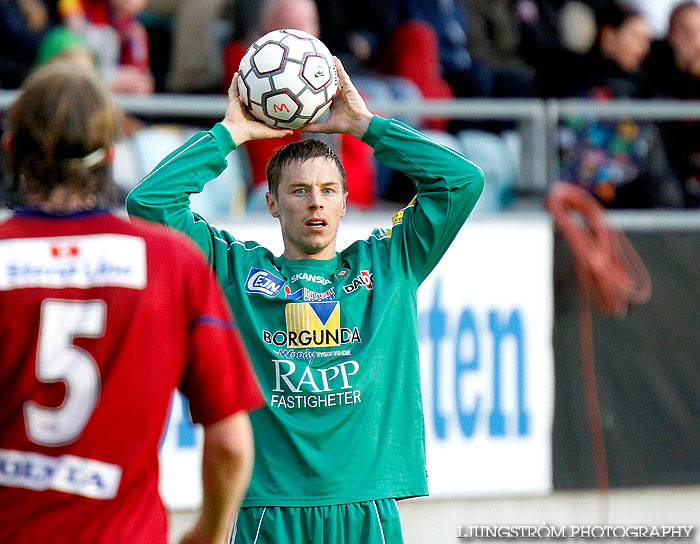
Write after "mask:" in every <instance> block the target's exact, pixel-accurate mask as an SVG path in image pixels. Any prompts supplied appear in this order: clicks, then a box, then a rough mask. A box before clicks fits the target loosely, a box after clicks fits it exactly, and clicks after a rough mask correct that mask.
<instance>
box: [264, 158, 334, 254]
mask: <svg viewBox="0 0 700 544" xmlns="http://www.w3.org/2000/svg"><path fill="white" fill-rule="evenodd" d="M346 199H347V193H345V192H344V191H343V184H342V178H341V176H340V172H339V171H338V168H337V167H336V165H335V163H334V162H333V161H331V160H328V159H326V158H324V157H316V158H313V159H309V160H307V161H304V162H299V161H294V162H292V163H291V164H289V165H288V166H287V167H286V168H285V169H284V171H283V173H282V177H281V179H280V183H279V186H278V187H277V195H276V196H274V195H271V194H270V193H268V194H267V205H268V207H269V209H270V213H271V214H272V216H273V217H276V218H278V219H279V220H280V226H281V228H282V239H283V240H284V256H285V257H286V258H287V259H331V258H332V257H333V256H334V255H335V241H336V236H337V233H338V226H339V224H340V218H341V217H343V216H344V215H345V205H346Z"/></svg>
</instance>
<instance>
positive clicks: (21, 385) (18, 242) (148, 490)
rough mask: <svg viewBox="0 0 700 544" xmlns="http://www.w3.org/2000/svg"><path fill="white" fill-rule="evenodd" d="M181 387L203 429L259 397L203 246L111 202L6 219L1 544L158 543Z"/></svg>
mask: <svg viewBox="0 0 700 544" xmlns="http://www.w3.org/2000/svg"><path fill="white" fill-rule="evenodd" d="M174 388H179V389H180V390H181V391H182V392H183V393H184V394H185V396H187V397H188V399H189V401H190V410H191V414H192V418H193V420H194V421H195V422H197V423H202V424H205V425H206V424H210V423H214V422H217V421H220V420H221V419H224V418H226V417H228V416H229V415H231V414H233V413H235V412H237V411H240V410H251V409H254V408H256V407H258V406H259V405H260V403H261V401H262V398H261V395H260V392H259V387H258V385H257V381H256V379H255V377H254V375H253V374H252V371H251V370H250V364H249V360H248V357H247V354H246V352H245V349H244V347H243V344H242V342H241V341H240V338H239V335H238V332H237V330H236V329H235V327H234V325H233V320H232V316H231V313H230V310H229V308H228V305H227V304H226V302H225V300H224V298H223V294H222V292H221V287H220V286H219V284H218V283H217V280H216V278H215V276H213V274H212V273H211V271H210V269H209V267H208V265H207V264H206V262H205V260H204V258H203V256H202V254H201V252H200V250H199V249H198V248H196V247H195V246H194V245H193V244H191V242H189V241H188V240H186V239H185V238H184V237H182V236H181V235H179V234H176V233H173V232H170V231H168V230H166V229H164V228H163V227H161V226H157V225H155V224H152V223H148V222H145V221H133V222H129V221H128V220H126V219H124V218H121V217H119V216H118V215H116V214H114V213H111V212H93V213H87V214H77V215H72V216H66V217H56V216H45V215H41V214H30V213H21V212H19V213H15V214H13V215H12V216H11V217H10V218H9V219H7V220H6V221H4V222H0V398H2V403H0V505H1V506H0V534H1V535H2V538H1V539H2V541H3V542H5V543H8V542H18V543H19V542H22V543H27V542H52V543H53V544H57V543H61V542H66V543H68V542H70V543H72V544H77V543H87V542H90V543H97V542H109V543H122V542H123V543H130V544H134V543H138V542H144V543H145V542H148V543H158V542H160V543H165V542H166V541H167V534H166V513H165V509H164V507H163V505H162V502H161V500H160V498H159V496H158V457H157V448H158V442H159V439H160V437H161V435H162V432H163V428H164V422H165V419H166V416H167V413H168V408H169V403H170V399H171V395H172V393H173V390H174Z"/></svg>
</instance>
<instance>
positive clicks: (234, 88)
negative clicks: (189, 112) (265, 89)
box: [221, 72, 292, 147]
mask: <svg viewBox="0 0 700 544" xmlns="http://www.w3.org/2000/svg"><path fill="white" fill-rule="evenodd" d="M238 78H239V74H238V72H236V75H234V76H233V80H232V81H231V86H230V87H229V89H228V106H227V107H226V115H225V116H224V120H223V121H221V124H222V125H224V126H225V127H226V128H227V129H228V131H229V132H230V133H231V137H232V138H233V141H234V142H236V147H238V146H239V145H241V144H242V143H244V142H247V141H249V140H264V139H266V138H282V137H283V136H289V135H290V134H292V130H291V129H282V128H274V127H271V126H269V125H266V124H265V123H263V122H262V121H258V120H257V119H256V118H255V117H253V116H252V115H251V113H250V112H249V111H248V110H247V109H246V108H245V106H244V105H243V103H242V102H241V99H240V98H239V96H238Z"/></svg>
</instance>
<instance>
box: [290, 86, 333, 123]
mask: <svg viewBox="0 0 700 544" xmlns="http://www.w3.org/2000/svg"><path fill="white" fill-rule="evenodd" d="M297 100H298V101H299V103H300V104H301V105H302V108H301V111H300V112H299V114H300V115H304V116H306V117H311V116H312V115H313V114H314V113H315V112H316V110H317V109H318V107H319V106H322V105H323V104H324V103H325V101H326V97H325V96H324V95H323V93H315V92H313V90H312V89H310V88H308V87H307V88H306V89H304V91H303V92H301V93H300V94H299V95H298V96H297Z"/></svg>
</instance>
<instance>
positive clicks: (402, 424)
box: [127, 61, 484, 544]
mask: <svg viewBox="0 0 700 544" xmlns="http://www.w3.org/2000/svg"><path fill="white" fill-rule="evenodd" d="M336 66H337V69H338V73H339V76H340V81H341V83H342V89H341V91H340V93H339V94H338V95H336V97H335V98H334V100H333V104H332V105H331V114H330V117H329V118H328V120H327V121H326V122H324V123H320V124H318V125H310V126H309V127H307V128H306V130H308V131H311V132H317V131H318V132H328V133H338V132H342V133H344V134H348V135H351V136H352V137H354V138H358V139H359V138H362V139H363V140H364V141H365V142H367V143H368V144H370V145H371V146H372V147H373V148H374V153H375V156H376V157H377V158H378V159H379V160H381V161H382V162H384V163H385V164H386V165H387V166H390V167H392V168H397V169H401V170H403V171H404V172H405V173H406V174H407V175H408V176H410V177H412V178H414V179H416V181H417V184H418V188H419V189H418V195H417V197H416V199H415V201H414V202H413V203H412V204H411V205H410V206H408V207H406V208H404V209H403V210H401V211H399V212H397V213H396V214H395V215H394V217H393V226H392V230H390V231H386V230H383V229H376V230H375V231H374V232H373V234H372V235H371V236H370V237H369V238H368V239H367V240H358V241H357V242H355V243H353V244H352V245H350V246H349V247H348V248H347V249H345V250H344V251H342V252H340V253H337V252H336V240H337V233H338V227H339V223H340V220H341V217H343V216H344V215H345V212H346V197H347V187H346V186H345V183H344V175H343V167H342V163H341V162H340V160H339V159H338V157H337V156H336V155H335V154H334V153H333V151H332V150H331V149H330V148H329V147H328V146H327V145H325V144H323V143H322V142H321V141H320V140H317V139H310V140H302V141H300V142H295V143H292V144H290V145H288V146H286V147H283V148H281V149H280V150H279V151H278V152H277V153H276V154H275V155H274V156H273V157H272V158H271V159H270V162H269V163H268V168H267V171H268V176H267V177H268V183H269V187H268V193H267V195H266V200H267V204H268V209H269V212H270V214H271V215H272V216H273V217H275V218H278V219H279V221H280V228H281V234H282V240H283V244H284V252H283V254H282V255H281V256H274V255H273V254H272V253H271V252H270V251H269V250H268V249H266V248H264V247H261V246H260V245H259V244H257V243H255V242H243V241H240V240H237V239H236V238H235V237H234V236H232V235H231V234H230V233H228V232H225V231H221V230H218V229H216V228H215V227H213V226H212V225H210V224H209V223H207V222H206V221H205V220H204V219H203V218H202V217H201V216H198V215H195V214H193V213H192V211H191V210H190V208H189V206H188V202H189V200H188V197H189V195H190V194H191V193H196V192H199V191H201V190H202V188H203V187H204V185H205V184H206V183H207V182H208V181H210V180H211V179H212V178H214V177H215V176H216V175H217V173H218V172H220V171H221V169H223V168H224V167H225V165H226V159H225V157H226V155H227V154H228V153H229V152H231V151H232V150H234V149H235V148H236V147H238V146H239V145H240V144H241V143H242V142H244V141H246V140H248V139H255V138H275V137H281V136H284V135H285V134H287V133H288V132H289V131H288V130H279V129H273V128H271V127H268V126H267V125H264V124H262V123H260V122H258V121H256V120H254V118H253V117H252V116H251V115H250V114H248V113H247V112H246V110H245V109H244V107H243V105H242V104H241V102H240V100H239V98H238V94H237V92H236V88H237V86H236V82H235V81H234V83H233V84H232V87H231V92H230V94H229V105H228V108H227V111H226V114H225V118H224V119H223V121H222V122H221V123H218V124H216V125H215V126H214V128H212V129H211V130H209V131H205V132H202V133H200V134H197V135H195V136H194V137H193V138H192V139H191V140H190V141H189V142H187V143H186V144H185V145H184V146H182V147H181V148H179V149H178V150H175V151H173V152H172V153H170V154H169V155H168V156H167V157H166V158H165V159H164V160H163V161H162V162H161V163H160V165H159V166H158V167H157V168H156V169H155V170H154V171H153V172H152V173H151V174H150V175H149V176H147V177H146V178H145V179H144V180H143V181H142V182H141V183H140V184H139V185H138V186H137V187H136V188H135V189H134V190H133V191H132V192H131V193H130V195H129V197H128V199H127V210H128V211H129V213H130V214H133V215H136V216H141V217H146V218H149V219H152V220H156V221H158V222H161V223H165V224H168V225H170V226H171V227H174V228H177V229H179V230H181V231H183V232H186V233H187V234H189V235H190V236H191V237H192V238H193V239H194V240H195V241H197V242H198V243H199V244H200V246H201V247H202V248H203V249H204V250H205V252H206V254H207V255H208V256H209V259H210V261H211V263H212V266H213V267H214V269H215V270H216V273H217V275H218V277H219V278H220V280H221V282H222V284H223V285H224V287H225V290H226V293H227V294H228V297H229V302H230V303H231V306H232V307H233V308H234V311H235V312H238V311H240V312H242V313H241V316H242V315H243V313H244V314H245V316H246V317H245V319H243V318H242V317H241V319H239V323H241V328H242V332H243V337H244V339H245V341H246V343H247V345H248V347H249V349H250V351H251V354H252V360H253V364H254V365H256V368H257V369H259V373H258V376H259V378H260V380H261V383H262V387H263V391H264V393H265V395H266V398H267V401H268V405H267V406H266V407H265V408H264V409H262V410H259V411H258V412H256V413H254V414H252V415H251V421H252V423H253V428H254V430H255V433H256V462H255V467H254V469H253V478H252V480H251V486H250V489H249V491H248V494H247V495H246V499H245V500H244V503H243V507H242V508H241V511H240V513H239V515H238V519H237V522H236V526H235V532H234V536H233V543H234V544H238V543H242V542H245V543H248V542H253V541H254V540H257V541H258V542H286V543H289V544H292V543H294V544H302V543H303V544H306V543H309V542H319V541H321V540H323V541H324V542H326V541H333V542H336V543H338V544H340V543H344V544H359V543H360V542H361V543H362V544H380V543H383V544H399V543H401V542H402V535H401V526H400V522H399V519H398V511H397V508H396V504H395V502H394V499H400V498H407V497H412V496H417V495H425V494H426V493H427V478H426V474H425V445H424V437H423V434H424V433H423V414H422V409H421V402H420V375H419V364H418V343H417V335H418V332H417V316H416V307H415V304H416V291H417V289H418V286H419V285H420V284H421V282H422V281H423V280H424V279H425V278H426V276H427V275H428V274H429V272H430V271H431V270H432V268H433V267H434V266H435V265H436V264H437V262H438V261H439V259H440V258H441V257H442V255H443V253H444V252H445V251H446V250H447V248H448V247H449V245H450V244H451V242H452V240H453V239H454V237H455V236H456V234H457V232H458V231H459V229H460V228H461V227H462V225H463V223H464V221H465V220H466V218H467V216H468V215H469V213H470V212H471V210H472V208H473V207H474V205H475V203H476V201H477V199H478V197H479V194H480V193H481V190H482V188H483V179H484V178H483V174H482V173H481V171H480V169H479V168H478V167H477V166H475V165H474V164H473V163H471V162H470V161H468V160H467V159H466V158H464V156H462V155H461V154H459V153H456V152H454V151H452V150H450V149H448V148H446V147H445V146H441V145H439V144H437V143H435V142H433V141H431V140H430V139H428V138H426V137H425V136H423V135H422V134H420V133H419V132H417V131H416V130H414V129H412V128H410V127H408V126H406V125H404V124H402V123H400V122H399V121H395V120H387V119H383V118H381V117H379V116H373V115H372V114H371V113H370V112H369V111H368V109H367V107H366V105H365V103H364V101H363V99H362V98H361V96H360V94H359V93H358V92H357V90H356V89H355V87H354V86H353V84H352V82H351V80H350V78H349V77H348V75H347V74H346V73H345V71H344V70H343V67H342V65H341V64H340V62H339V61H337V62H336Z"/></svg>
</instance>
